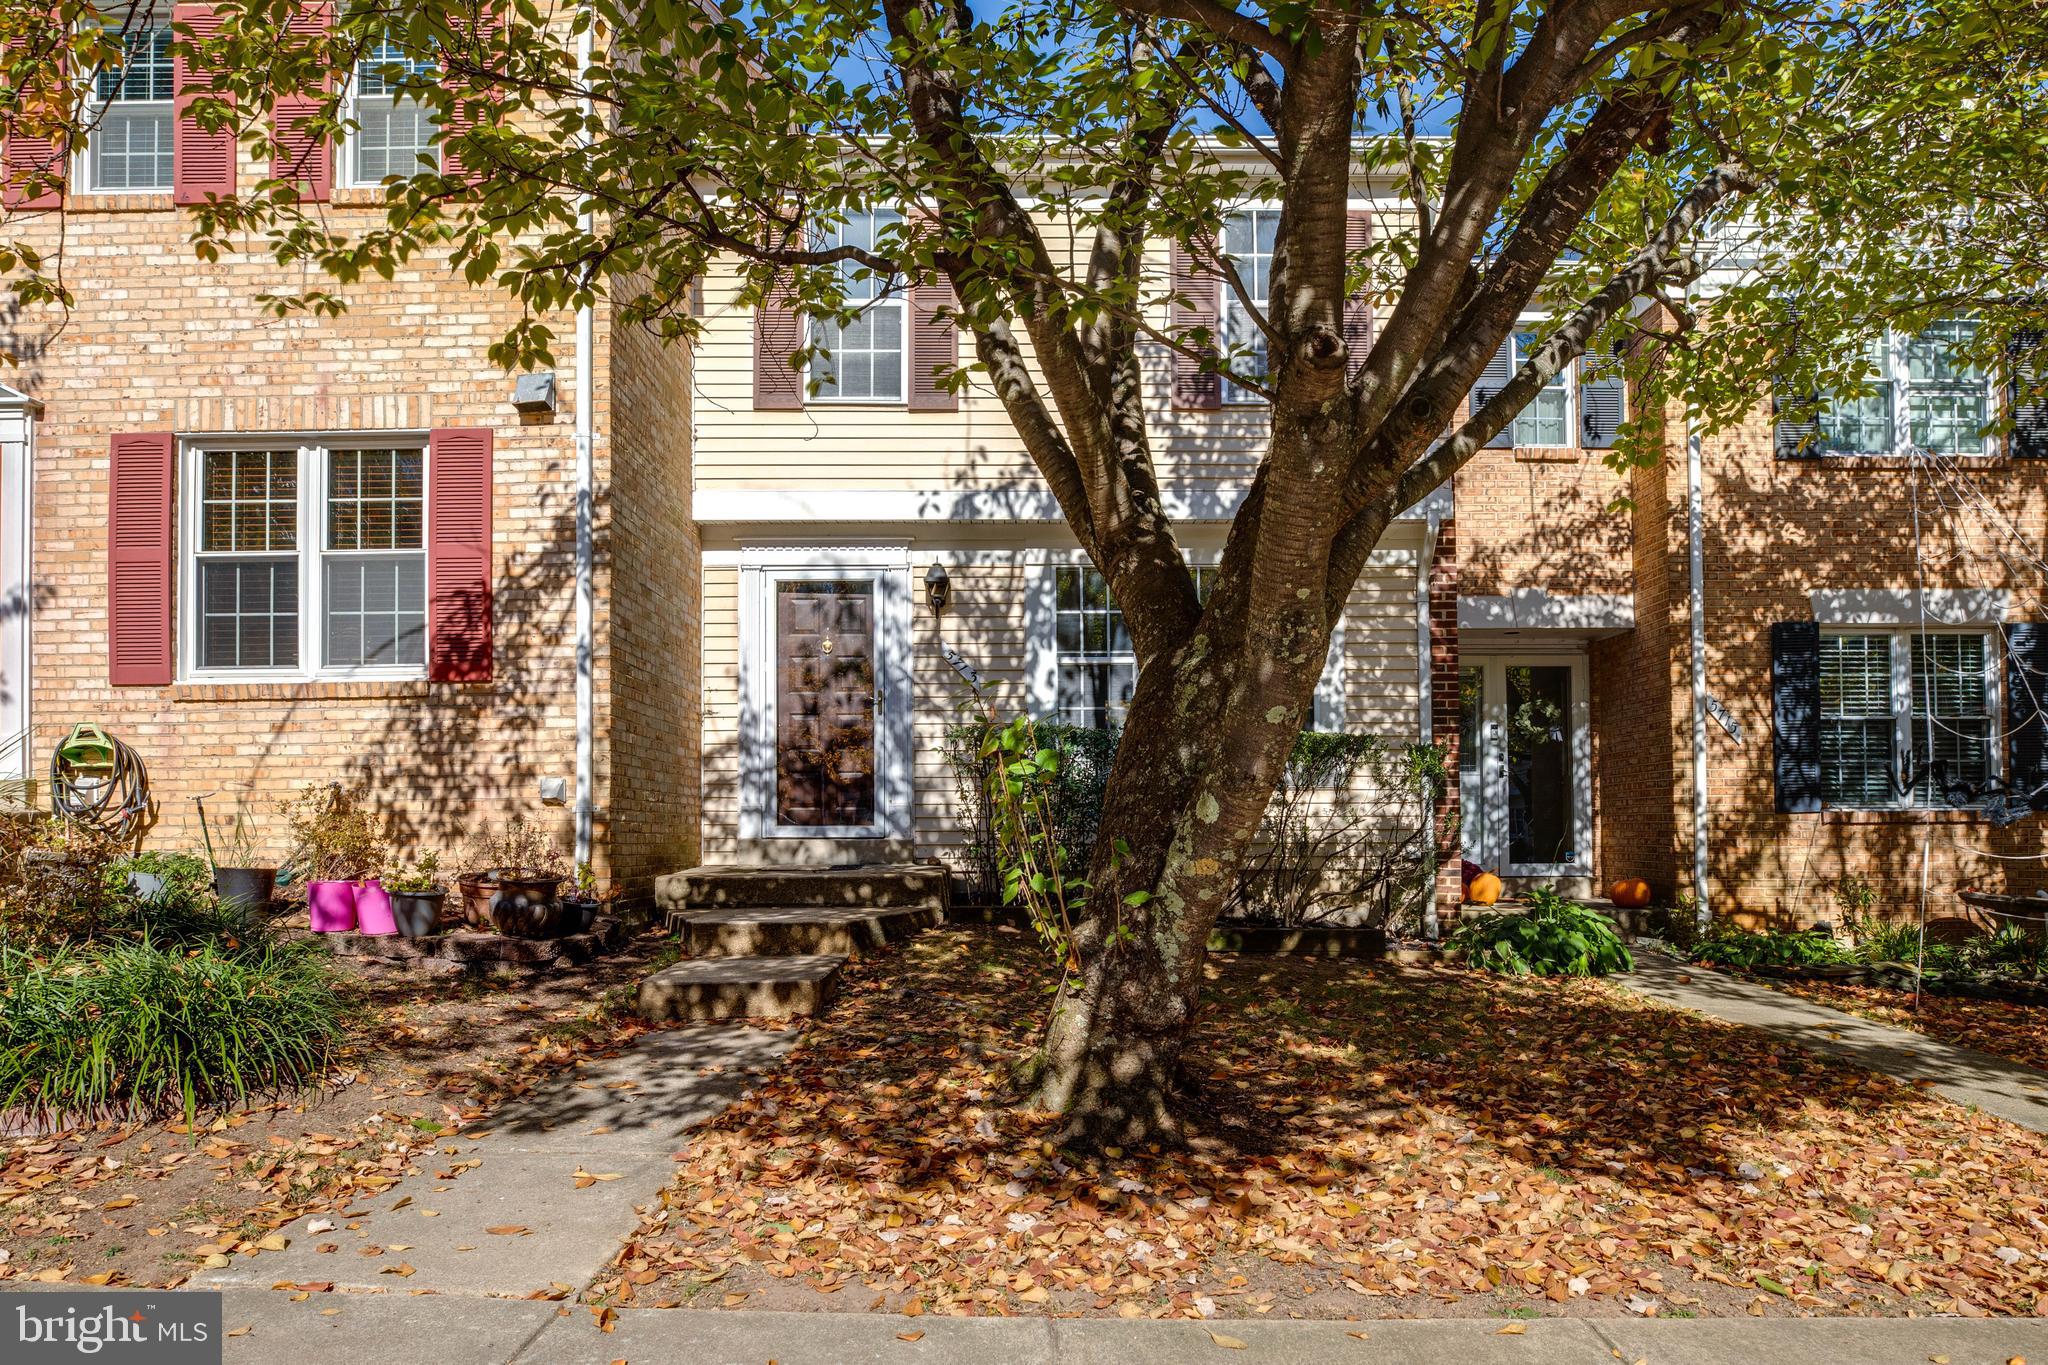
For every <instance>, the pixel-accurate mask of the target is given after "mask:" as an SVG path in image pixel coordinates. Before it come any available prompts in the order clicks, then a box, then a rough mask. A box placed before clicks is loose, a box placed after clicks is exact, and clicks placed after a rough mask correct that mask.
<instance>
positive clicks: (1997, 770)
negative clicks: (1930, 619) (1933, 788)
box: [1821, 623, 2005, 810]
mask: <svg viewBox="0 0 2048 1365" xmlns="http://www.w3.org/2000/svg"><path fill="white" fill-rule="evenodd" d="M1821 634H1822V635H1835V636H1842V635H1888V636H1890V637H1891V664H1892V680H1891V681H1892V685H1891V708H1892V714H1891V721H1892V756H1893V759H1894V762H1896V760H1897V758H1898V757H1899V756H1900V755H1902V754H1903V755H1905V756H1906V758H1907V762H1908V766H1909V767H1910V764H1911V762H1912V759H1913V756H1914V751H1913V637H1914V636H1915V635H1923V634H1924V635H1974V636H1976V637H1978V638H1979V639H1981V640H1983V641H1984V706H1985V714H1986V718H1987V719H1988V720H1989V721H1990V726H1989V730H1988V733H1987V734H1986V737H1985V741H1984V745H1985V748H1986V750H1987V751H1988V752H1987V754H1986V756H1985V757H1986V761H1985V769H1984V776H1985V779H1986V780H1987V781H1990V782H1997V781H1998V780H1999V779H2000V778H2002V777H2004V776H2005V754H2004V750H2005V743H2004V741H2005V699H2004V694H2003V691H2002V689H2001V688H2000V686H1999V684H2000V681H2001V677H2000V674H2001V670H2000V668H1999V659H2000V658H2001V657H2002V651H2001V650H2000V649H1999V648H1998V647H1997V646H1998V642H1999V641H2000V639H2001V638H2002V637H2001V634H2000V632H1999V630H1998V628H1997V626H1995V625H1989V626H1942V625H1936V624H1933V623H1930V624H1929V625H1928V627H1927V629H1926V630H1924V631H1923V630H1921V628H1920V627H1919V626H1918V625H1908V626H1898V625H1840V626H1835V625H1829V626H1823V627H1822V628H1821ZM1821 723H1822V724H1823V725H1825V724H1826V718H1825V717H1822V718H1821ZM1897 775H1898V774H1897V770H1896V768H1895V769H1894V771H1893V772H1892V773H1891V774H1888V775H1887V779H1886V786H1887V788H1888V789H1889V790H1891V792H1892V796H1891V799H1890V800H1889V801H1887V802H1885V803H1884V804H1882V805H1875V806H1866V805H1844V804H1842V803H1840V802H1835V801H1829V802H1828V803H1827V806H1828V809H1830V810H1952V809H1958V808H1957V807H1951V806H1945V805H1936V806H1923V805H1920V804H1919V803H1918V802H1916V801H1915V800H1914V798H1913V793H1912V792H1910V791H1909V792H1906V793H1905V794H1904V795H1900V794H1899V792H1898V790H1897V783H1896V780H1895V779H1896V777H1897ZM1962 809H1967V807H1965V808H1962Z"/></svg>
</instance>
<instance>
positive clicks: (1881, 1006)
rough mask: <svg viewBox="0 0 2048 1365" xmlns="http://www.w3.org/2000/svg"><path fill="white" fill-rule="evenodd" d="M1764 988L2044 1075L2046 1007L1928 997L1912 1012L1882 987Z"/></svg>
mask: <svg viewBox="0 0 2048 1365" xmlns="http://www.w3.org/2000/svg"><path fill="white" fill-rule="evenodd" d="M1769 984H1771V985H1772V986H1775V987H1777V988H1778V989H1779V990H1782V991H1788V992H1790V993H1791V994H1793V995H1799V996H1804V997H1805V998H1806V999H1808V1000H1813V1001H1817V1002H1818V1003H1820V1004H1823V1005H1832V1006H1834V1007H1835V1008H1836V1009H1839V1010H1847V1011H1849V1012H1850V1013H1851V1014H1860V1015H1862V1016H1863V1017H1864V1018H1866V1019H1875V1020H1877V1021H1878V1022H1879V1023H1882V1024H1895V1025H1897V1026H1898V1027H1900V1028H1908V1029H1911V1030H1913V1031H1914V1032H1915V1033H1924V1034H1926V1035H1927V1036H1928V1037H1930V1038H1939V1039H1941V1040H1942V1041H1943V1042H1946V1043H1955V1044H1957V1045H1958V1046H1960V1047H1971V1048H1975V1049H1977V1051H1979V1052H1988V1053H1990V1054H1991V1055H1993V1056H1994V1057H2004V1058H2006V1059H2008V1060H2009V1061H2015V1062H2018V1063H2020V1064H2021V1065H2023V1066H2031V1067H2036V1068H2038V1069H2040V1070H2042V1071H2048V1007H2043V1006H2040V1005H2025V1004H2016V1003H2013V1002H2010V1001H2004V1000H1971V999H1965V998H1963V997H1959V996H1950V995H1934V994H1931V993H1930V994H1923V995H1921V997H1920V1006H1919V1008H1918V1009H1917V1010H1916V1009H1915V1008H1914V1007H1913V997H1912V995H1911V994H1910V993H1909V992H1904V991H1898V990H1892V989H1890V988H1888V987H1882V986H1863V985H1856V984H1852V983H1841V982H1828V981H1772V982H1770V983H1769Z"/></svg>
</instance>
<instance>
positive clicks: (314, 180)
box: [270, 4, 334, 203]
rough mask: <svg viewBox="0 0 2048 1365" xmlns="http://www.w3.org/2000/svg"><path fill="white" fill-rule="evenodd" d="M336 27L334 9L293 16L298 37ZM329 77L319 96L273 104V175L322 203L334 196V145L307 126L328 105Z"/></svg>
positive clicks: (320, 7)
mask: <svg viewBox="0 0 2048 1365" xmlns="http://www.w3.org/2000/svg"><path fill="white" fill-rule="evenodd" d="M333 27H334V7H333V6H332V5H326V4H317V5H303V6H301V7H300V8H299V10H298V12H297V13H295V14H293V15H292V18H291V24H290V30H291V32H292V33H293V34H295V35H301V36H303V35H306V34H324V33H326V32H327V31H328V30H329V29H331V28H333ZM326 91H327V78H326V77H325V76H323V77H321V78H320V91H319V93H317V94H305V95H279V96H278V97H277V98H276V100H275V101H273V102H272V104H271V107H270V108H271V114H270V117H271V126H272V141H274V142H275V143H276V144H277V152H276V155H275V156H273V157H272V158H271V163H270V173H271V175H273V176H275V177H276V178H277V179H279V180H296V181H298V182H299V194H300V195H301V196H302V197H303V198H305V199H307V200H310V201H312V202H314V203H321V202H324V201H325V200H327V199H329V198H332V197H333V194H334V146H333V144H332V143H330V142H329V141H328V140H327V138H325V137H316V136H315V135H314V134H313V133H312V131H311V130H310V128H309V127H308V126H307V125H308V124H309V123H311V122H312V120H313V119H314V118H315V117H316V116H317V115H318V114H319V113H320V112H321V109H322V107H323V106H324V105H325V104H326V103H327V94H326Z"/></svg>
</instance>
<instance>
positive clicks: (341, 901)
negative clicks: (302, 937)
mask: <svg viewBox="0 0 2048 1365" xmlns="http://www.w3.org/2000/svg"><path fill="white" fill-rule="evenodd" d="M384 904H385V912H386V914H387V915H388V914H389V913H390V905H391V902H390V900H389V899H388V898H387V899H386V901H385V903H384ZM306 916H307V919H308V920H309V921H310V922H311V924H312V928H313V932H314V933H316V934H346V933H349V932H350V931H352V930H353V929H354V928H355V927H356V884H355V883H354V882H307V883H306Z"/></svg>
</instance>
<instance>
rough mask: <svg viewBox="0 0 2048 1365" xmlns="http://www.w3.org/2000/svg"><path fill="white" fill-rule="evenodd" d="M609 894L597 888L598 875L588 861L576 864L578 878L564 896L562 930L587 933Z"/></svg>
mask: <svg viewBox="0 0 2048 1365" xmlns="http://www.w3.org/2000/svg"><path fill="white" fill-rule="evenodd" d="M608 899H610V897H609V896H607V895H605V894H602V893H600V892H599V891H598V889H597V877H596V876H595V875H594V874H593V873H592V872H591V870H590V864H589V862H588V861H585V862H580V863H578V864H576V878H575V883H574V885H573V887H572V888H571V890H570V892H569V894H568V895H566V896H564V897H562V932H563V933H565V934H585V933H589V932H590V926H591V925H593V924H595V923H596V922H597V913H598V911H600V910H602V909H603V908H604V903H605V901H606V900H608Z"/></svg>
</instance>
